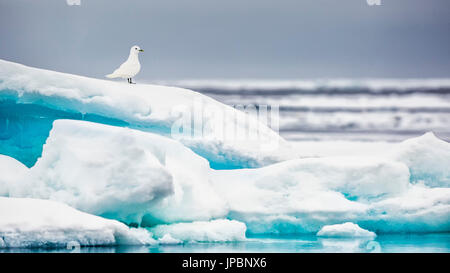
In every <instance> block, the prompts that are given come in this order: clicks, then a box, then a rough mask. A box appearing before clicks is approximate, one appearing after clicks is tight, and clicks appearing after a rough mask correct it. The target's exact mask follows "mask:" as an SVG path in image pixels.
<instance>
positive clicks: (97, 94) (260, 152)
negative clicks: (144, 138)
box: [0, 60, 292, 169]
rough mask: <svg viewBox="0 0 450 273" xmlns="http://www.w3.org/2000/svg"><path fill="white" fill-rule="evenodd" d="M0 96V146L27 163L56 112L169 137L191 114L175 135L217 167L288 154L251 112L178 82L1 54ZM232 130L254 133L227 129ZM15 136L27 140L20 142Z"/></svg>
mask: <svg viewBox="0 0 450 273" xmlns="http://www.w3.org/2000/svg"><path fill="white" fill-rule="evenodd" d="M0 103H3V105H4V107H5V109H9V110H8V111H5V112H3V111H0V119H1V120H2V121H3V120H4V123H5V124H8V125H7V126H5V130H6V131H7V133H6V134H5V135H6V136H7V143H8V144H7V145H6V146H5V147H2V146H1V145H0V149H2V150H4V151H5V152H7V154H8V155H11V156H12V157H15V158H17V159H19V160H20V161H22V162H24V163H26V164H27V166H29V167H31V166H32V165H33V164H34V162H35V160H36V159H37V157H39V155H40V146H42V144H43V142H44V141H45V139H46V137H47V135H48V132H49V130H50V129H51V123H52V122H53V121H54V120H56V119H62V118H65V119H83V120H88V121H94V122H98V123H105V124H111V125H116V126H126V127H131V128H135V129H139V130H142V131H150V132H155V133H158V134H161V135H165V136H172V135H173V134H172V131H173V129H174V128H178V127H174V125H177V124H178V123H180V122H182V121H183V120H184V118H185V119H187V120H189V121H191V117H192V118H194V120H195V121H196V122H197V123H196V124H190V125H192V126H189V128H184V127H183V133H182V134H176V138H177V139H178V140H180V141H181V142H182V143H184V144H185V145H187V146H188V147H190V148H192V150H194V151H195V152H196V153H198V154H199V155H201V156H203V157H205V158H206V159H208V160H209V161H210V163H211V166H212V167H214V168H220V169H223V168H225V169H228V168H241V167H258V166H262V165H267V164H270V163H273V162H276V161H280V160H282V159H283V158H284V157H286V156H292V155H291V154H289V153H288V151H289V150H288V144H287V142H286V141H285V140H283V139H282V138H281V137H280V136H279V135H278V134H277V133H275V132H274V131H273V130H271V129H270V128H268V127H267V126H265V125H264V124H263V123H261V122H259V121H258V120H257V119H255V118H252V117H250V115H247V114H245V113H244V112H243V111H239V110H236V109H234V108H232V107H230V106H226V105H224V104H222V103H220V102H218V101H216V100H214V99H212V98H209V97H207V96H204V95H202V94H200V93H197V92H194V91H191V90H187V89H182V88H175V87H165V86H157V85H147V84H137V85H131V84H126V83H118V82H112V81H106V80H98V79H92V78H87V77H82V76H76V75H70V74H65V73H59V72H54V71H49V70H43V69H37V68H31V67H27V66H24V65H20V64H16V63H12V62H8V61H4V60H0ZM24 110H25V111H24ZM196 113H200V115H199V117H198V118H196V117H194V115H195V114H196ZM16 115H18V116H20V117H21V119H17V117H16ZM218 121H220V122H218ZM21 122H22V123H26V124H27V126H23V124H22V123H21ZM0 124H3V122H0ZM0 126H3V125H0ZM226 126H230V127H226ZM225 127H226V128H225ZM20 128H22V129H20ZM184 129H186V131H184ZM237 131H243V132H247V133H249V132H255V133H257V134H258V136H257V138H256V139H253V138H249V137H244V138H243V139H240V138H239V137H227V135H226V134H228V133H229V132H232V133H233V132H237ZM19 139H25V141H26V142H27V143H26V145H18V144H17V142H19V141H18V140H19ZM5 141H6V140H5ZM0 152H1V150H0ZM5 152H3V153H5Z"/></svg>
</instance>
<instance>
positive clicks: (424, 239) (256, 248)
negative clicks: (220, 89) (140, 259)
mask: <svg viewBox="0 0 450 273" xmlns="http://www.w3.org/2000/svg"><path fill="white" fill-rule="evenodd" d="M0 252H30V253H40V252H61V253H67V252H69V253H70V252H72V253H78V252H80V253H196V252H198V253H246V252H250V253H415V252H420V253H449V252H450V233H431V234H388V235H379V236H377V237H376V238H374V239H364V238H320V237H316V236H314V235H303V236H296V235H290V236H272V237H266V236H265V237H250V238H248V240H247V241H244V242H226V243H223V242H222V243H211V242H197V243H195V242H190V243H184V244H174V245H153V246H115V247H81V248H79V249H76V248H75V249H73V248H70V249H65V248H62V249H45V248H34V249H20V248H16V249H0Z"/></svg>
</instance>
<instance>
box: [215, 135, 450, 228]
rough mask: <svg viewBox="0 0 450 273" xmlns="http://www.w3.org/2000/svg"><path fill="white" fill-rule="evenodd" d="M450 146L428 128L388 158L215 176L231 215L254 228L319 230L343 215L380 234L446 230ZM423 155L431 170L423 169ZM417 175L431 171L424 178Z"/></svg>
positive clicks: (309, 161) (308, 161)
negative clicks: (429, 131)
mask: <svg viewBox="0 0 450 273" xmlns="http://www.w3.org/2000/svg"><path fill="white" fill-rule="evenodd" d="M417 143H419V144H420V145H412V144H417ZM449 149H450V144H448V143H445V142H443V141H440V140H438V139H437V138H436V137H434V136H433V135H432V134H427V135H425V136H422V137H419V138H416V139H411V140H408V141H406V142H405V143H401V144H397V145H396V146H394V147H393V148H392V151H389V152H386V153H385V155H384V156H383V155H382V154H379V155H378V156H377V157H367V156H352V157H348V156H347V157H344V156H330V157H322V158H304V159H294V160H288V161H284V162H281V163H277V164H273V165H271V166H267V167H263V168H259V169H243V170H223V171H213V174H212V176H213V183H214V187H215V188H216V190H217V191H218V192H221V196H222V197H223V198H224V199H225V200H226V201H227V204H228V207H229V214H228V217H229V218H231V219H235V220H238V221H242V222H244V223H245V224H246V225H247V228H248V233H249V234H264V233H265V234H267V233H275V234H278V233H287V234H289V233H292V234H296V233H317V231H318V230H320V228H321V227H323V226H324V225H330V224H337V223H342V222H343V221H344V222H346V221H349V222H353V223H356V224H358V225H360V226H361V227H362V228H365V229H369V230H373V231H375V232H377V233H393V232H394V233H397V232H419V233H420V232H448V231H450V221H449V220H448V219H450V213H449V212H450V188H449V187H448V184H447V180H446V179H447V173H448V166H449V165H446V164H447V163H446V162H447V159H448V158H446V153H447V152H448V151H449ZM419 151H421V152H419ZM405 153H406V154H408V153H409V154H410V155H409V157H408V156H404V155H405ZM422 155H423V156H424V157H425V158H427V160H425V161H423V164H424V165H425V164H426V165H429V166H430V168H428V169H427V168H422V165H421V162H422V159H420V157H421V156H422ZM411 156H412V157H414V158H411ZM429 161H430V162H434V166H431V165H433V163H430V162H429ZM418 173H422V174H424V173H426V175H422V179H421V180H420V181H418V180H417V174H418ZM411 174H413V175H411Z"/></svg>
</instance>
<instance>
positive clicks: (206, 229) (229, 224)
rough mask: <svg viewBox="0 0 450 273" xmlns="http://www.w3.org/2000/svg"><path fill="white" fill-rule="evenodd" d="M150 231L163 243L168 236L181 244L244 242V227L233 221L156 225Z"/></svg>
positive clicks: (242, 224) (219, 220)
mask: <svg viewBox="0 0 450 273" xmlns="http://www.w3.org/2000/svg"><path fill="white" fill-rule="evenodd" d="M150 231H151V232H152V233H153V234H154V236H155V237H156V238H160V239H161V240H163V241H164V240H165V239H164V238H166V239H168V238H167V237H166V236H167V235H170V237H171V238H173V239H175V240H179V241H183V242H192V241H195V242H228V241H231V242H233V241H244V240H245V231H246V226H245V224H244V223H241V222H238V221H235V220H227V219H218V220H212V221H195V222H191V223H176V224H171V225H158V226H156V227H154V228H151V229H150Z"/></svg>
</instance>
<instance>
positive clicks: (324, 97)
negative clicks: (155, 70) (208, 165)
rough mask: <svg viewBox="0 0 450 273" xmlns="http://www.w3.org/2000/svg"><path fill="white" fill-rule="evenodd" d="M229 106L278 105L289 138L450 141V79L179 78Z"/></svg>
mask: <svg viewBox="0 0 450 273" xmlns="http://www.w3.org/2000/svg"><path fill="white" fill-rule="evenodd" d="M166 84H171V85H176V86H180V87H186V88H190V89H193V90H196V91H199V92H201V93H203V94H205V95H207V96H210V97H213V98H215V99H216V100H218V101H221V102H223V103H226V104H229V105H252V104H256V105H276V106H278V107H279V109H280V118H279V124H280V126H279V129H280V134H281V135H282V136H283V137H284V138H286V139H288V140H296V141H301V140H358V141H401V140H404V139H407V138H411V137H416V136H420V135H422V134H424V133H425V132H428V131H433V132H434V133H435V134H436V135H437V136H438V137H440V138H442V139H445V140H447V141H449V140H450V80H431V79H428V80H366V81H364V80H360V81H358V80H347V81H339V80H336V81H317V80H316V81H293V82H286V81H262V82H261V81H256V82H252V81H250V82H248V81H242V82H240V81H205V80H202V81H179V82H173V83H166Z"/></svg>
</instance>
